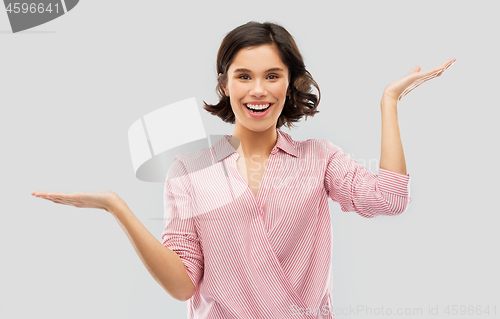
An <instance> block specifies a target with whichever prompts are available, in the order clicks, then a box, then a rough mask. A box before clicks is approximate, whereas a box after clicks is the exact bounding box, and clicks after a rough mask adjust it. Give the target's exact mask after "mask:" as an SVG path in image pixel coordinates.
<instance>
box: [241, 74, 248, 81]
mask: <svg viewBox="0 0 500 319" xmlns="http://www.w3.org/2000/svg"><path fill="white" fill-rule="evenodd" d="M239 78H240V79H243V80H248V79H250V77H249V76H248V75H240V76H239Z"/></svg>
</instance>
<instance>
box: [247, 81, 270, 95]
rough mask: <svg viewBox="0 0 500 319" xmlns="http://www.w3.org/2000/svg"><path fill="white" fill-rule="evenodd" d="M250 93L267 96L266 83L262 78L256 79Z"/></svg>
mask: <svg viewBox="0 0 500 319" xmlns="http://www.w3.org/2000/svg"><path fill="white" fill-rule="evenodd" d="M250 94H251V95H255V96H265V95H266V94H267V92H266V88H265V85H264V83H263V82H262V81H260V80H257V81H255V82H254V85H253V87H252V90H251V92H250Z"/></svg>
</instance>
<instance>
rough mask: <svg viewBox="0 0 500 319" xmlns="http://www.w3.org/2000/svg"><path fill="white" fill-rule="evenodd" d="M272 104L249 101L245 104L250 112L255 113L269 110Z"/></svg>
mask: <svg viewBox="0 0 500 319" xmlns="http://www.w3.org/2000/svg"><path fill="white" fill-rule="evenodd" d="M271 105H272V104H271V103H267V104H251V103H247V104H245V107H246V108H247V110H249V111H250V112H252V113H255V114H259V113H263V112H265V111H267V110H268V109H269V108H270V107H271Z"/></svg>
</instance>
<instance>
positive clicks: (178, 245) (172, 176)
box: [162, 158, 204, 287]
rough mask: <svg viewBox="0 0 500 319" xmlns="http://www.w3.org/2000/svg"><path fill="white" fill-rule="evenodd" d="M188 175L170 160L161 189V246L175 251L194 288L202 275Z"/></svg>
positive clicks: (175, 162)
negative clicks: (162, 225)
mask: <svg viewBox="0 0 500 319" xmlns="http://www.w3.org/2000/svg"><path fill="white" fill-rule="evenodd" d="M189 185H190V183H189V175H188V174H187V171H186V169H185V167H184V165H183V164H182V163H181V161H180V160H178V159H177V158H174V162H173V164H172V166H171V167H170V169H169V173H168V175H167V179H166V182H165V189H164V215H165V216H164V218H165V223H164V225H165V228H164V231H163V233H162V243H163V245H164V246H165V247H167V248H169V249H171V250H173V251H175V252H176V253H177V255H179V257H180V258H181V260H182V263H183V264H184V267H185V268H186V271H187V273H188V275H189V278H191V281H192V282H193V285H194V286H195V287H197V286H198V283H199V281H200V279H201V277H202V275H203V261H204V259H203V251H202V248H201V245H200V241H199V237H198V234H197V232H196V225H195V223H194V219H193V218H189V217H192V216H195V214H193V211H192V210H193V209H194V208H193V202H192V199H191V196H190V194H189Z"/></svg>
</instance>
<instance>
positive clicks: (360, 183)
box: [323, 140, 412, 218]
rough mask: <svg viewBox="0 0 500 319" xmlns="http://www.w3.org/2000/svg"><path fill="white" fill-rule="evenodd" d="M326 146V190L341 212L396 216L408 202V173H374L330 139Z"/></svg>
mask: <svg viewBox="0 0 500 319" xmlns="http://www.w3.org/2000/svg"><path fill="white" fill-rule="evenodd" d="M323 141H324V142H325V145H326V154H327V166H326V172H325V189H326V192H327V194H328V197H329V198H331V199H332V200H333V201H335V202H338V203H339V204H340V209H341V210H342V211H343V212H356V213H357V214H359V215H360V216H362V217H365V218H373V217H376V216H379V215H389V216H390V215H399V214H401V213H403V212H404V211H405V210H406V209H407V208H408V206H409V205H410V203H411V201H412V198H411V196H410V186H409V185H410V175H408V174H407V175H404V174H400V173H396V172H392V171H389V170H386V169H383V168H380V169H379V174H378V175H377V174H374V173H372V172H371V171H370V170H368V169H367V168H366V167H364V166H362V165H361V164H359V163H358V162H357V161H356V160H354V159H353V158H351V157H350V156H349V155H348V154H346V153H344V152H343V151H342V149H341V148H339V147H338V146H336V145H334V144H333V143H331V142H330V141H327V140H323Z"/></svg>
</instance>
